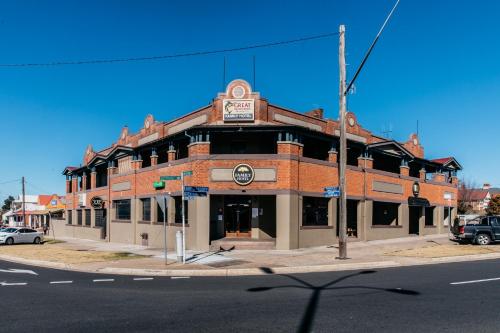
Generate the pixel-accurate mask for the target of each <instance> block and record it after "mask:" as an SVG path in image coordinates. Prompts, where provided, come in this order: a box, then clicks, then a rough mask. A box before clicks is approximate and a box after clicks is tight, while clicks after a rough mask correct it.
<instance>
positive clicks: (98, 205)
mask: <svg viewBox="0 0 500 333" xmlns="http://www.w3.org/2000/svg"><path fill="white" fill-rule="evenodd" d="M90 205H91V206H92V208H94V209H102V208H103V207H104V200H102V198H101V197H93V198H92V199H90Z"/></svg>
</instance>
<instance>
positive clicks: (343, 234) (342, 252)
mask: <svg viewBox="0 0 500 333" xmlns="http://www.w3.org/2000/svg"><path fill="white" fill-rule="evenodd" d="M339 71H340V84H339V124H340V161H339V187H340V214H339V218H340V221H339V256H338V259H347V214H346V213H347V196H346V188H345V169H346V162H347V147H346V146H347V142H346V133H345V116H346V108H347V103H346V99H347V97H346V68H345V26H344V25H340V27H339Z"/></svg>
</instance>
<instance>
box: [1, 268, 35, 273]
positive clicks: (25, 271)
mask: <svg viewBox="0 0 500 333" xmlns="http://www.w3.org/2000/svg"><path fill="white" fill-rule="evenodd" d="M0 272H2V273H21V274H32V275H38V274H37V273H36V272H33V271H30V270H29V269H14V268H9V269H0Z"/></svg>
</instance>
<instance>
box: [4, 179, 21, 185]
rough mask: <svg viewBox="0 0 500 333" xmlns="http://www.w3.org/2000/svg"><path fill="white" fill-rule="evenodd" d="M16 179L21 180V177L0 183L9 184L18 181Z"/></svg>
mask: <svg viewBox="0 0 500 333" xmlns="http://www.w3.org/2000/svg"><path fill="white" fill-rule="evenodd" d="M18 181H21V178H17V179H13V180H7V181H5V182H1V183H0V185H5V184H9V183H14V182H18Z"/></svg>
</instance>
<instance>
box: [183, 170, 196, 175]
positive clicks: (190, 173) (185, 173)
mask: <svg viewBox="0 0 500 333" xmlns="http://www.w3.org/2000/svg"><path fill="white" fill-rule="evenodd" d="M182 174H183V175H184V176H192V175H193V171H192V170H189V171H182Z"/></svg>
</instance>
